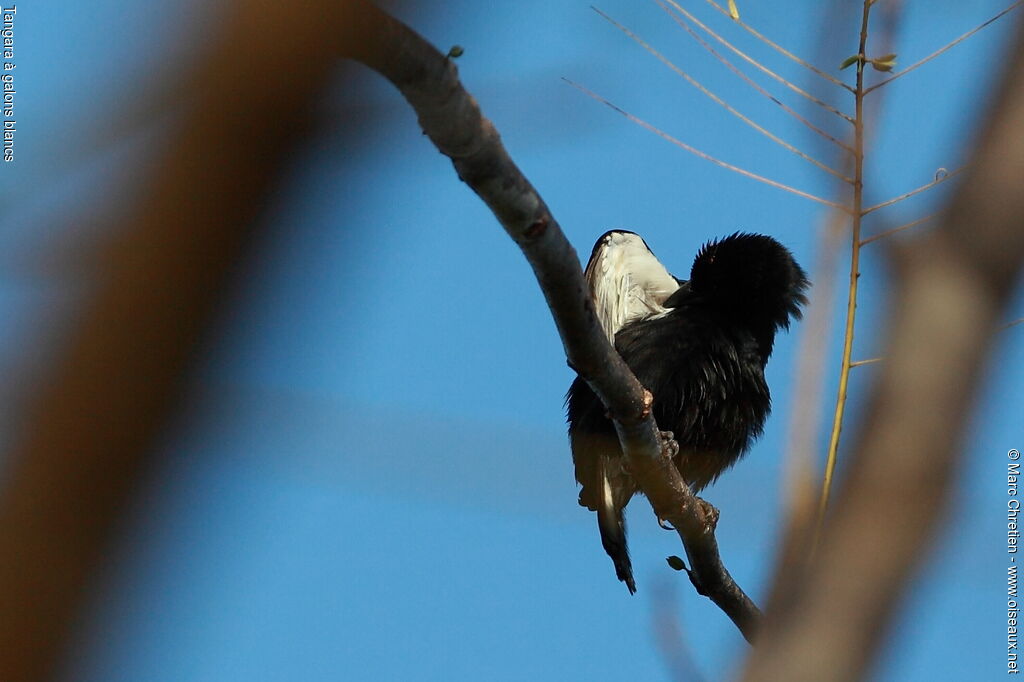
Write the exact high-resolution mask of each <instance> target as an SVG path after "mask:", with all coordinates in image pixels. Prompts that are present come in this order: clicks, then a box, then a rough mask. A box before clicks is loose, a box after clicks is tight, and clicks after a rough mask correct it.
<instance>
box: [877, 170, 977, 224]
mask: <svg viewBox="0 0 1024 682" xmlns="http://www.w3.org/2000/svg"><path fill="white" fill-rule="evenodd" d="M964 168H966V166H960V167H959V168H955V169H953V170H951V171H949V172H947V173H945V174H944V175H942V176H941V177H936V178H935V179H934V180H932V181H931V182H929V183H928V184H927V185H921V186H920V187H918V188H917V189H913V190H910V191H909V192H907V193H906V194H901V195H899V196H898V197H893V198H892V199H889V200H888V201H883V202H882V203H880V204H875V205H874V206H869V207H868V208H865V209H864V212H863V213H862V215H867V214H868V213H873V212H874V211H877V210H878V209H880V208H885V207H886V206H892V205H893V204H898V203H899V202H901V201H903V200H904V199H909V198H910V197H912V196H914V195H915V194H920V193H921V192H926V191H928V190H930V189H931V188H932V187H935V185H941V184H942V183H944V182H945V181H946V180H949V179H951V178H953V177H955V176H957V175H959V174H960V173H962V172H963V170H964ZM936 175H938V174H936Z"/></svg>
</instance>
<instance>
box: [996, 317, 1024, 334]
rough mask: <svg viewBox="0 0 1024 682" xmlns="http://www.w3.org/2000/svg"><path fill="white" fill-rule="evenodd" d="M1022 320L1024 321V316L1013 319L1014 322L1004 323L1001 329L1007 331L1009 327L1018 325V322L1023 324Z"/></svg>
mask: <svg viewBox="0 0 1024 682" xmlns="http://www.w3.org/2000/svg"><path fill="white" fill-rule="evenodd" d="M1022 322H1024V317H1018V318H1017V319H1016V320H1013V321H1012V322H1007V323H1006V324H1004V325H1003V326H1002V327H1000V328H999V331H1006V330H1007V329H1010V328H1011V327H1016V326H1017V325H1018V324H1021V323H1022Z"/></svg>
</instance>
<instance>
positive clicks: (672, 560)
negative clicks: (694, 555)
mask: <svg viewBox="0 0 1024 682" xmlns="http://www.w3.org/2000/svg"><path fill="white" fill-rule="evenodd" d="M665 561H667V562H668V565H669V566H671V567H672V568H673V569H674V570H676V571H685V570H686V564H684V563H683V560H682V559H680V558H679V557H677V556H675V555H674V554H673V555H672V556H670V557H667V558H666V559H665Z"/></svg>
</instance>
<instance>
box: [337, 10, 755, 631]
mask: <svg viewBox="0 0 1024 682" xmlns="http://www.w3.org/2000/svg"><path fill="white" fill-rule="evenodd" d="M358 6H359V8H360V9H359V12H357V14H356V21H355V23H354V25H353V26H352V27H351V28H352V29H353V30H355V31H357V32H359V34H361V35H370V36H373V37H374V40H373V41H371V44H370V46H369V49H367V50H362V51H356V52H350V53H348V56H351V57H353V58H355V59H357V60H359V61H362V62H363V63H365V64H366V65H367V66H369V67H370V68H372V69H374V70H375V71H377V72H379V73H380V74H381V75H383V76H384V77H385V78H387V79H388V80H389V81H391V82H392V83H393V84H394V85H395V87H397V88H398V89H399V91H400V92H401V93H402V95H403V96H404V97H405V98H406V100H408V101H409V103H410V104H411V105H412V107H413V108H414V109H415V110H416V113H417V115H418V117H419V122H420V125H421V126H422V128H423V131H424V133H426V134H427V136H428V137H429V138H430V140H431V141H432V142H433V143H434V145H435V146H436V147H437V148H438V150H440V151H441V153H443V154H444V155H446V156H448V157H449V158H451V160H452V163H453V164H454V166H455V170H456V172H457V173H458V175H459V177H460V178H461V179H462V180H463V181H464V182H465V183H466V184H467V185H469V186H470V188H471V189H472V190H473V191H474V192H476V193H477V195H478V196H479V197H480V198H481V199H482V200H483V201H484V203H486V204H487V206H488V207H489V208H490V209H491V211H492V212H493V213H494V215H495V217H496V218H497V219H498V221H499V222H500V223H501V225H502V227H504V228H505V231H506V232H507V233H508V234H509V236H510V237H512V239H513V240H514V241H515V242H516V244H518V245H519V248H520V249H522V251H523V254H524V255H525V256H526V259H527V260H528V261H529V263H530V265H531V267H532V268H533V271H534V274H535V275H536V277H537V281H538V283H539V284H540V287H541V290H542V291H543V292H544V296H545V298H546V299H547V303H548V306H549V307H550V308H551V313H552V316H553V317H554V320H555V325H556V326H557V327H558V333H559V335H560V336H561V339H562V345H563V347H564V348H565V354H566V357H567V358H568V361H569V364H570V366H571V367H573V368H574V369H575V370H576V371H577V372H578V373H579V375H580V376H581V377H583V378H584V379H585V380H586V381H587V383H588V384H589V385H590V387H591V388H592V389H593V390H594V392H595V393H596V394H597V395H598V397H600V399H601V401H602V402H603V403H604V404H605V406H606V407H607V408H608V412H609V414H610V416H611V417H612V420H613V421H614V423H615V428H616V430H617V431H618V434H619V440H620V442H621V444H622V450H623V452H624V453H625V455H626V457H628V458H629V460H630V468H631V470H632V472H633V475H634V477H635V478H636V480H637V483H638V484H639V485H640V487H641V489H642V490H643V491H644V494H645V495H646V496H647V498H648V499H649V500H650V502H651V505H652V506H653V507H654V509H655V512H656V513H657V514H658V516H659V517H660V518H662V519H665V520H667V521H669V522H670V523H672V525H673V526H674V527H675V528H676V529H677V531H678V533H679V536H680V538H681V539H682V541H683V544H684V545H685V547H686V552H687V555H688V557H689V558H690V563H691V578H692V580H693V581H694V584H695V585H697V586H698V589H699V591H700V592H701V593H702V594H705V595H706V596H708V597H710V598H711V599H712V600H713V601H714V602H715V603H716V604H717V605H718V606H719V607H720V608H721V609H722V610H723V611H724V612H725V613H726V614H727V615H728V616H729V617H730V618H731V619H732V620H733V622H735V623H736V625H737V627H739V629H740V630H741V631H742V632H743V634H744V636H745V637H747V639H748V640H749V639H750V638H752V637H753V633H754V630H755V628H756V626H757V624H758V622H759V620H760V612H759V611H758V609H757V607H756V606H755V605H754V604H753V602H752V601H751V600H750V599H749V598H748V597H747V596H746V594H744V592H743V591H742V590H741V589H740V588H739V586H738V585H737V584H736V583H735V581H734V580H733V579H732V577H731V576H730V575H729V572H728V571H727V570H726V569H725V566H724V565H723V564H722V560H721V557H720V556H719V553H718V544H717V541H716V540H715V536H714V518H713V515H711V514H710V513H709V511H708V510H707V508H706V506H705V505H706V503H702V501H700V500H699V499H698V498H697V497H696V496H695V495H693V493H692V492H691V491H690V489H689V487H688V486H687V485H686V483H685V482H684V481H683V479H682V478H681V477H680V475H679V472H678V471H677V470H676V469H675V467H674V466H672V465H671V462H670V461H669V460H668V459H667V458H665V457H664V456H663V451H662V441H661V438H660V436H659V433H658V427H657V425H656V424H655V423H654V419H653V418H652V417H651V415H650V404H651V400H652V397H651V395H650V393H649V392H647V391H646V390H645V389H644V388H643V387H642V386H641V385H640V383H639V382H638V381H637V380H636V377H634V376H633V373H632V372H631V371H630V369H629V367H627V366H626V364H625V363H624V362H623V361H622V358H621V357H619V355H618V353H616V352H615V350H614V349H613V348H612V347H611V345H610V344H609V343H608V340H607V337H606V336H605V333H604V330H603V329H602V328H601V324H600V322H599V321H598V319H597V316H596V315H595V312H594V306H593V301H592V300H591V298H590V294H589V291H588V289H587V286H586V283H585V281H584V279H583V272H582V270H581V269H580V262H579V258H578V257H577V255H576V252H575V251H574V250H573V248H572V246H571V245H570V244H569V242H568V240H567V239H566V237H565V235H564V234H563V233H562V230H561V228H560V227H559V225H558V222H557V221H556V220H555V218H554V217H553V216H552V215H551V212H550V211H549V210H548V207H547V206H546V205H545V203H544V201H543V199H541V197H540V195H539V194H538V193H537V191H536V190H535V189H534V188H533V186H532V185H531V184H530V183H529V181H528V180H527V179H526V178H525V177H524V176H523V174H522V172H520V170H519V169H518V168H517V167H516V165H515V163H514V162H513V161H512V159H511V158H510V157H509V155H508V152H507V151H506V150H505V148H504V146H503V145H502V143H501V139H500V137H499V136H498V133H497V131H496V130H495V129H494V126H493V125H492V124H491V122H490V121H489V120H487V119H486V118H484V117H483V115H482V114H481V113H480V109H479V107H478V106H477V104H476V101H475V100H474V99H473V98H472V97H471V96H470V95H469V93H467V92H466V91H465V89H464V88H463V87H462V84H461V83H460V82H459V79H458V74H457V69H456V68H455V64H454V63H453V62H452V60H451V59H447V58H446V57H445V56H444V55H442V54H441V53H440V52H439V51H438V50H437V49H435V48H434V47H433V46H432V45H430V44H429V43H428V42H427V41H425V40H424V39H423V38H422V37H420V36H419V35H417V34H416V33H415V32H414V31H413V30H412V29H410V28H409V27H407V26H405V25H404V24H402V23H401V22H399V21H397V20H396V19H394V18H393V17H391V16H389V15H387V14H386V13H384V12H383V11H381V10H380V9H378V8H376V7H374V6H372V5H369V4H365V3H358Z"/></svg>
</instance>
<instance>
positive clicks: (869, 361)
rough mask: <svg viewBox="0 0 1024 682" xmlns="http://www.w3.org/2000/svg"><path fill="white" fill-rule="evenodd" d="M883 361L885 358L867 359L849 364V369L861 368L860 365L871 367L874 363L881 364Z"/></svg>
mask: <svg viewBox="0 0 1024 682" xmlns="http://www.w3.org/2000/svg"><path fill="white" fill-rule="evenodd" d="M884 359H885V358H868V359H867V360H857V361H856V362H851V363H850V367H861V366H862V365H871V364H874V363H876V362H881V361H882V360H884Z"/></svg>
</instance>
